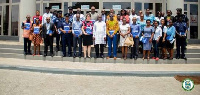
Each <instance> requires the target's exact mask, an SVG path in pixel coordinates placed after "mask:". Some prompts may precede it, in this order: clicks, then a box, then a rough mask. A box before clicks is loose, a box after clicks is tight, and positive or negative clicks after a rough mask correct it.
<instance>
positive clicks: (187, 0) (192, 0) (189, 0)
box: [184, 0, 198, 2]
mask: <svg viewBox="0 0 200 95" xmlns="http://www.w3.org/2000/svg"><path fill="white" fill-rule="evenodd" d="M184 1H185V2H198V0H184Z"/></svg>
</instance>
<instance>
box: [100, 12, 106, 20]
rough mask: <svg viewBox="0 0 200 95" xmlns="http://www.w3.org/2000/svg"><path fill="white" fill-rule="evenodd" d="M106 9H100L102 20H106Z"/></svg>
mask: <svg viewBox="0 0 200 95" xmlns="http://www.w3.org/2000/svg"><path fill="white" fill-rule="evenodd" d="M105 13H106V11H105V10H104V9H103V10H101V15H102V21H103V22H106V14H105Z"/></svg>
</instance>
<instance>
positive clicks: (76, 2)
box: [0, 0, 200, 41]
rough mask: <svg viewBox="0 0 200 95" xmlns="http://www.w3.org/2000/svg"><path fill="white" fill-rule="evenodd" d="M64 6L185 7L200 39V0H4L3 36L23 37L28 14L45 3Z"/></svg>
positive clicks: (0, 3) (0, 7) (0, 10)
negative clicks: (23, 27) (23, 28)
mask: <svg viewBox="0 0 200 95" xmlns="http://www.w3.org/2000/svg"><path fill="white" fill-rule="evenodd" d="M47 6H49V7H51V8H53V9H56V10H62V11H63V14H65V13H67V12H68V7H69V6H72V7H73V9H74V12H75V13H76V8H78V7H80V8H82V9H81V10H82V13H83V14H86V13H87V12H89V11H90V7H91V6H95V7H96V11H97V12H98V13H100V12H101V10H102V9H105V10H106V13H108V12H109V10H110V9H111V8H113V9H114V10H115V13H116V14H117V13H119V12H120V10H121V9H133V8H134V9H135V10H136V13H138V11H139V10H142V11H143V13H145V9H147V8H148V9H150V10H151V13H152V14H154V15H155V14H156V12H157V11H161V12H164V13H166V10H168V9H169V10H172V12H173V16H175V15H176V8H182V9H183V13H184V14H186V15H187V16H188V18H189V22H190V23H189V26H190V32H189V33H188V39H200V27H199V24H198V22H200V15H198V14H199V13H200V0H123V1H121V0H81V1H80V0H0V38H3V37H4V38H7V39H17V40H19V41H23V40H22V37H21V35H22V29H21V22H22V21H24V20H26V15H27V14H29V15H31V16H34V15H35V11H36V10H39V11H40V14H41V15H42V14H43V13H44V12H45V7H47Z"/></svg>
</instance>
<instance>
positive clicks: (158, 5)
mask: <svg viewBox="0 0 200 95" xmlns="http://www.w3.org/2000/svg"><path fill="white" fill-rule="evenodd" d="M158 11H159V12H162V3H156V11H155V15H157V12H158Z"/></svg>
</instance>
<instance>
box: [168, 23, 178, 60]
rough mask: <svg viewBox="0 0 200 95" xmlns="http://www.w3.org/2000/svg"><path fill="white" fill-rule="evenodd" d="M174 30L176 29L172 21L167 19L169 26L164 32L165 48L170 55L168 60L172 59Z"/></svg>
mask: <svg viewBox="0 0 200 95" xmlns="http://www.w3.org/2000/svg"><path fill="white" fill-rule="evenodd" d="M175 32H176V29H175V27H174V26H173V22H172V20H169V27H168V28H167V33H166V48H167V51H168V52H169V55H170V58H169V60H172V59H173V53H174V50H173V48H174V41H175V39H174V37H175Z"/></svg>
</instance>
